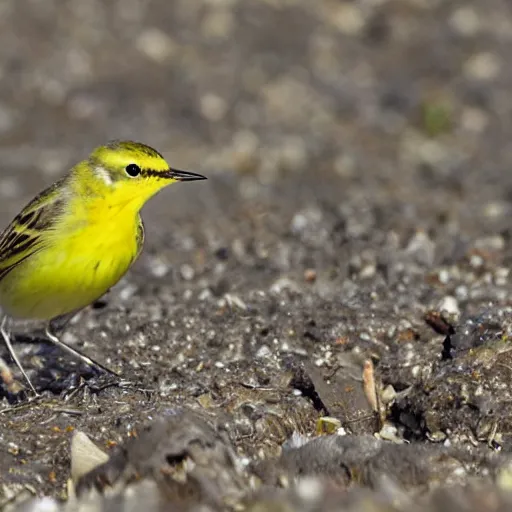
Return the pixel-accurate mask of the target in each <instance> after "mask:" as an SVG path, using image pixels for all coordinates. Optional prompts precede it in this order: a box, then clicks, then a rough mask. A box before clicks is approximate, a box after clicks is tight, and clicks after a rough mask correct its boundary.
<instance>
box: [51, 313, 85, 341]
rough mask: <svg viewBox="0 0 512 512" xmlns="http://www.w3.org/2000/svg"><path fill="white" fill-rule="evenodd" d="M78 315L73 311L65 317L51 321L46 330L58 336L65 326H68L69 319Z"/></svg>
mask: <svg viewBox="0 0 512 512" xmlns="http://www.w3.org/2000/svg"><path fill="white" fill-rule="evenodd" d="M77 314H78V311H73V312H71V313H68V314H66V315H61V316H58V317H56V318H54V319H52V320H51V321H50V323H49V325H48V329H47V330H49V331H50V332H51V333H52V334H53V335H58V334H60V333H61V332H62V331H63V330H64V329H65V328H66V326H67V325H68V324H69V322H70V321H71V319H72V318H73V317H74V316H76V315H77Z"/></svg>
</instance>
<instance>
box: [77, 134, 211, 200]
mask: <svg viewBox="0 0 512 512" xmlns="http://www.w3.org/2000/svg"><path fill="white" fill-rule="evenodd" d="M87 167H88V170H89V172H90V173H92V177H93V178H94V179H95V181H96V182H97V183H98V184H99V185H100V186H101V188H102V189H103V190H106V191H109V192H112V193H113V194H115V196H116V197H117V198H118V200H119V202H120V203H122V202H123V203H124V202H126V203H131V202H134V203H140V206H142V205H143V204H144V203H145V202H146V201H147V200H148V199H149V198H150V197H151V196H153V195H154V194H156V193H157V192H158V191H159V190H161V189H162V188H164V187H166V186H167V185H170V184H172V183H176V182H178V181H195V180H205V179H206V178H205V177H204V176H201V175H200V174H196V173H193V172H188V171H180V170H178V169H173V168H171V167H170V166H169V164H168V163H167V162H166V161H165V159H164V157H163V156H162V155H161V154H160V153H159V152H158V151H156V150H155V149H153V148H151V147H149V146H146V145H145V144H142V143H140V142H132V141H117V140H116V141H112V142H109V143H108V144H106V145H104V146H100V147H98V148H96V149H95V150H94V151H93V152H92V153H91V155H90V157H89V159H88V161H87Z"/></svg>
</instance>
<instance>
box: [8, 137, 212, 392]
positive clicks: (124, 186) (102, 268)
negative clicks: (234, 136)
mask: <svg viewBox="0 0 512 512" xmlns="http://www.w3.org/2000/svg"><path fill="white" fill-rule="evenodd" d="M204 179H206V178H205V177H204V176H201V175H200V174H196V173H193V172H187V171H179V170H177V169H173V168H171V167H169V165H168V164H167V162H166V161H165V159H164V157H163V156H162V155H161V154H160V153H159V152H158V151H156V150H155V149H153V148H151V147H149V146H146V145H145V144H142V143H139V142H132V141H111V142H109V143H107V144H106V145H104V146H100V147H98V148H96V149H95V150H94V151H93V152H92V153H91V155H90V156H89V158H88V159H87V160H84V161H82V162H80V163H78V164H77V165H75V166H74V167H73V168H72V169H71V170H70V171H69V172H68V173H67V174H66V175H65V176H64V177H63V178H61V179H60V180H58V181H57V182H56V183H54V184H53V185H51V186H50V187H49V188H47V189H46V190H44V191H43V192H42V193H41V194H39V195H38V196H37V197H35V198H34V199H33V200H32V201H31V202H30V203H29V204H28V205H27V206H25V208H24V209H23V210H22V211H21V212H20V213H19V214H18V215H17V217H16V218H15V219H14V220H13V221H12V222H11V224H10V225H9V226H8V227H7V228H6V230H5V231H4V232H3V233H2V235H0V307H1V309H2V311H3V314H4V316H3V318H2V321H1V324H0V332H1V334H2V337H3V339H4V341H5V344H6V345H7V348H8V350H9V352H10V354H11V356H12V358H13V359H14V361H15V363H16V364H17V366H18V368H19V369H20V371H21V373H22V374H23V376H24V377H25V379H26V380H27V382H28V384H29V386H30V387H31V389H32V391H33V392H34V393H35V394H36V395H37V391H36V389H35V387H34V386H33V384H32V382H31V381H30V379H29V378H28V376H27V374H26V372H25V370H24V369H23V367H22V366H21V364H20V362H19V360H18V358H17V356H16V353H15V352H14V350H13V347H12V345H11V336H10V325H9V324H10V321H11V319H34V320H40V321H44V322H45V324H46V330H45V333H46V336H47V337H48V339H49V340H50V341H52V342H53V343H55V344H56V345H58V346H59V347H61V348H63V349H65V350H67V351H68V352H70V353H71V354H73V355H74V356H75V357H78V358H80V359H81V360H82V361H84V362H85V363H86V364H89V365H91V366H97V367H100V368H101V369H103V370H105V371H107V372H110V373H113V372H111V371H110V370H108V369H107V368H105V367H103V366H102V365H100V364H99V363H97V362H95V361H94V360H92V359H91V358H89V357H87V356H86V355H84V354H82V353H80V352H78V351H77V350H75V349H74V348H72V347H70V346H69V345H67V344H65V343H64V342H62V341H61V340H60V339H59V338H58V337H57V335H56V334H55V328H56V327H57V326H59V325H60V326H62V325H65V323H66V322H67V320H69V319H70V318H72V317H73V316H74V315H75V314H76V313H77V312H78V311H80V310H81V309H83V308H84V307H86V306H88V305H89V304H91V303H92V302H94V301H96V300H97V299H99V298H100V297H101V296H102V295H104V294H105V293H106V292H107V291H108V290H109V288H111V287H112V286H113V285H115V284H116V283H117V282H118V281H119V280H120V279H121V277H123V275H124V274H125V273H126V272H127V271H128V269H129V268H130V266H131V265H132V264H133V262H134V261H135V260H136V259H137V257H138V256H139V254H140V252H141V250H142V246H143V244H144V225H143V223H142V219H141V218H140V213H139V212H140V210H141V208H142V207H143V206H144V204H145V203H146V202H147V201H148V199H150V198H151V197H152V196H153V195H155V194H156V193H157V192H159V191H160V190H162V189H163V188H164V187H166V186H167V185H170V184H172V183H176V182H178V181H195V180H204Z"/></svg>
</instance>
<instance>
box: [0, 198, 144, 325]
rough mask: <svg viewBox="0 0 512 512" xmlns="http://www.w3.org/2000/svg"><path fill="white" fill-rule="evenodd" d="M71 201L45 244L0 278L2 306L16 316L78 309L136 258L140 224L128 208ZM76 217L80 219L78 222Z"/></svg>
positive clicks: (47, 316) (48, 316)
mask: <svg viewBox="0 0 512 512" xmlns="http://www.w3.org/2000/svg"><path fill="white" fill-rule="evenodd" d="M96 206H97V207H94V205H93V204H92V205H91V204H89V205H88V208H87V211H82V212H78V214H77V211H76V209H77V208H81V207H82V205H80V204H76V205H73V204H72V203H71V204H70V212H69V214H64V215H63V216H62V219H59V222H58V223H57V224H56V226H55V227H54V229H52V232H51V233H48V234H47V235H46V236H47V238H46V240H45V241H44V243H43V244H42V245H41V248H40V249H39V250H38V252H36V253H35V254H33V255H32V256H30V257H28V258H27V259H26V260H24V261H22V262H21V263H20V264H19V265H17V266H16V267H14V268H13V269H12V270H11V271H10V272H9V273H8V274H7V275H6V276H5V277H4V278H3V279H2V280H1V281H0V304H2V307H3V309H4V310H5V312H6V313H7V314H9V315H10V316H12V317H17V318H33V319H40V320H50V319H52V318H55V317H57V316H60V315H64V314H67V313H71V312H73V311H77V310H79V309H81V308H83V307H85V306H87V305H89V304H90V303H92V302H94V301H95V300H97V299H98V298H100V297H101V296H102V295H103V294H104V293H106V292H107V291H108V289H109V288H111V287H112V286H113V285H115V284H116V283H117V282H118V281H119V280H120V279H121V277H122V276H123V275H124V274H125V273H126V271H127V270H128V269H129V268H130V266H131V265H132V263H133V262H134V260H135V259H136V258H137V256H138V254H139V252H140V250H141V248H142V242H143V228H142V222H141V220H140V217H139V215H138V212H136V211H133V210H132V209H130V208H124V209H121V210H113V209H111V208H108V204H106V203H104V202H103V201H100V202H99V203H98V205H96ZM77 219H80V221H79V222H77Z"/></svg>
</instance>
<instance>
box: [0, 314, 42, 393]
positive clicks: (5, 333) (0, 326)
mask: <svg viewBox="0 0 512 512" xmlns="http://www.w3.org/2000/svg"><path fill="white" fill-rule="evenodd" d="M0 333H1V334H2V337H3V339H4V342H5V344H6V345H7V350H9V354H11V357H12V358H13V359H14V362H15V363H16V365H17V366H18V368H19V369H20V371H21V373H22V374H23V377H25V380H26V381H27V382H28V385H29V386H30V388H31V389H32V391H33V392H34V394H35V395H36V396H39V393H38V392H37V391H36V388H35V387H34V385H33V384H32V382H30V379H29V378H28V375H27V374H26V373H25V370H24V369H23V366H21V363H20V361H19V359H18V356H17V355H16V352H14V349H13V348H12V344H11V335H10V332H9V319H8V317H7V315H4V317H3V318H2V322H1V323H0Z"/></svg>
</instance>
